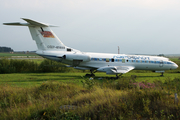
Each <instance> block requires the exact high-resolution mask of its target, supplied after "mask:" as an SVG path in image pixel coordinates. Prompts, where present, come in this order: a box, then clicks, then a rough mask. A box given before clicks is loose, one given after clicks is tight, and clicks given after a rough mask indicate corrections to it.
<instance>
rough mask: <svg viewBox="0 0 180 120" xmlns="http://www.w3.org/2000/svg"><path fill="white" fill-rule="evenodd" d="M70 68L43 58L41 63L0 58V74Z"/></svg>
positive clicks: (61, 70)
mask: <svg viewBox="0 0 180 120" xmlns="http://www.w3.org/2000/svg"><path fill="white" fill-rule="evenodd" d="M69 71H70V68H67V67H65V66H64V65H63V64H62V63H60V62H56V61H52V60H48V59H44V60H43V62H41V64H38V63H35V62H34V61H28V60H16V59H10V60H9V59H7V58H2V59H0V74H4V73H29V72H33V73H36V72H69Z"/></svg>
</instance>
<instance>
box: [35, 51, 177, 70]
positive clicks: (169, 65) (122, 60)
mask: <svg viewBox="0 0 180 120" xmlns="http://www.w3.org/2000/svg"><path fill="white" fill-rule="evenodd" d="M36 53H37V54H38V55H40V56H43V57H45V58H48V59H51V60H56V61H59V62H62V63H65V64H68V65H72V64H73V61H70V60H66V59H63V58H59V57H60V56H63V55H64V54H77V52H64V51H37V52H36ZM80 54H85V55H89V56H90V61H87V62H83V61H82V62H81V63H80V64H79V65H78V66H73V67H74V68H77V69H82V70H91V69H92V70H93V69H94V70H95V69H98V68H101V67H105V66H107V67H108V66H131V67H134V69H135V70H152V71H165V70H172V69H176V68H177V67H178V65H177V64H176V63H174V62H172V61H170V60H169V59H168V58H165V57H159V56H145V55H125V54H108V53H90V52H86V53H83V52H80Z"/></svg>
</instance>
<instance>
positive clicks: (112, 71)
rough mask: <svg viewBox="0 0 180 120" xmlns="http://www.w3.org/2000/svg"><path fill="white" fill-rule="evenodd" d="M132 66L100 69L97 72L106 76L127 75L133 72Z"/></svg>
mask: <svg viewBox="0 0 180 120" xmlns="http://www.w3.org/2000/svg"><path fill="white" fill-rule="evenodd" d="M133 69H134V67H133V66H106V67H100V68H99V69H97V71H100V72H106V74H119V73H123V74H124V73H127V72H129V71H131V70H133Z"/></svg>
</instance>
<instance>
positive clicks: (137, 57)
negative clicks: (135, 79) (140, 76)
mask: <svg viewBox="0 0 180 120" xmlns="http://www.w3.org/2000/svg"><path fill="white" fill-rule="evenodd" d="M113 58H121V59H135V60H150V58H149V57H142V56H113Z"/></svg>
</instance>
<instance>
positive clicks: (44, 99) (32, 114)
mask: <svg viewBox="0 0 180 120" xmlns="http://www.w3.org/2000/svg"><path fill="white" fill-rule="evenodd" d="M33 61H34V60H33ZM35 61H36V62H37V63H38V64H39V63H41V62H42V61H41V60H35ZM174 61H176V62H178V63H179V60H177V59H174ZM178 70H179V68H178ZM86 72H88V71H85V72H84V73H83V72H79V71H76V70H74V71H71V72H69V73H21V74H20V73H13V74H0V119H18V120H24V119H29V120H30V119H54V120H58V119H67V120H71V119H77V120H78V119H85V120H86V119H87V120H89V119H104V120H108V119H122V120H124V119H125V120H126V119H155V120H156V119H162V120H164V119H165V120H166V119H167V120H169V119H179V118H180V104H175V103H174V93H177V94H178V96H179V95H180V73H177V70H172V71H167V72H166V73H165V74H164V77H160V73H154V72H150V71H136V70H134V71H131V72H129V73H126V74H124V75H122V76H121V77H120V78H119V79H110V78H111V77H115V75H106V74H105V73H101V72H97V73H95V75H96V77H94V79H93V80H89V77H85V74H86ZM132 75H136V76H137V77H136V78H133V77H131V76H132ZM100 78H101V79H100ZM137 82H139V83H143V84H147V83H148V84H149V83H152V84H155V87H153V88H151V89H142V88H140V85H137V86H132V83H137ZM64 105H70V106H72V107H75V109H74V110H73V109H62V106H64Z"/></svg>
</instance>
